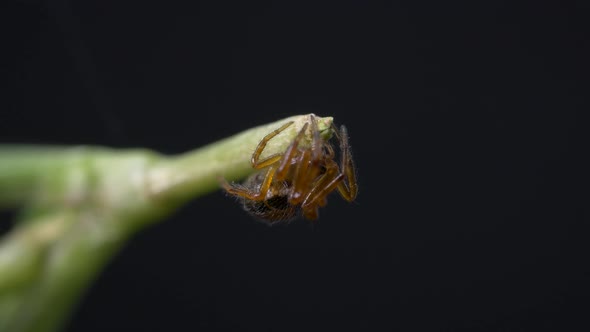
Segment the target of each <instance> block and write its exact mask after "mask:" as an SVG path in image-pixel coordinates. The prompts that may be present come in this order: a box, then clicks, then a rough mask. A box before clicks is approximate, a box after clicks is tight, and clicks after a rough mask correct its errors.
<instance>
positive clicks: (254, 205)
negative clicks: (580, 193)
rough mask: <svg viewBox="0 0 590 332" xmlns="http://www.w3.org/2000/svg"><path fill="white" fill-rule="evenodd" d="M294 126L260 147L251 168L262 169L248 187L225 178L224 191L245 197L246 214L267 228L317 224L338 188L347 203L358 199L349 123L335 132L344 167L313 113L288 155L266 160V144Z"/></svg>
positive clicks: (269, 138)
mask: <svg viewBox="0 0 590 332" xmlns="http://www.w3.org/2000/svg"><path fill="white" fill-rule="evenodd" d="M292 124H293V122H292V121H291V122H287V123H285V124H284V125H282V126H281V127H279V128H278V129H276V130H274V131H273V132H271V133H269V134H268V135H266V136H265V137H264V138H263V139H262V140H261V141H260V143H258V146H257V147H256V149H255V150H254V153H253V154H252V158H251V164H252V167H253V168H254V169H256V170H259V171H258V172H256V173H254V174H253V175H251V176H250V177H249V178H248V179H247V180H246V181H244V183H242V184H229V183H228V182H227V181H225V180H224V179H220V180H221V186H222V187H223V189H225V191H226V192H227V193H229V194H230V195H233V196H236V197H238V198H240V199H241V200H242V203H243V206H244V209H245V210H246V211H247V212H249V213H250V214H251V215H253V216H254V217H255V218H256V219H258V220H261V221H264V222H267V223H268V224H275V223H277V222H281V221H290V220H293V219H295V218H296V217H297V216H299V215H303V217H304V218H306V219H308V220H316V219H317V218H318V217H319V213H318V209H319V208H320V207H323V206H325V205H326V204H327V197H328V195H329V194H330V193H332V192H333V191H334V190H338V192H339V193H340V195H341V196H342V197H343V198H344V199H345V200H346V201H348V202H352V201H353V200H354V199H355V198H356V195H357V181H356V174H355V167H354V162H353V160H352V155H351V151H350V146H349V144H348V132H347V129H346V127H345V126H344V125H342V126H340V130H338V129H337V128H336V126H335V125H334V124H333V123H332V127H331V128H330V129H331V130H332V131H333V134H334V136H336V138H337V139H338V141H339V144H340V153H339V155H340V164H338V163H337V162H336V161H334V159H335V157H336V153H335V151H334V148H333V147H332V145H331V144H330V142H329V140H327V139H324V138H322V137H321V136H320V132H319V130H318V124H317V120H316V118H315V116H314V115H313V114H310V119H309V122H307V123H305V125H304V126H303V128H302V129H301V130H300V131H299V132H298V133H297V136H296V137H295V138H294V139H293V141H292V142H291V144H290V145H289V147H288V148H287V149H286V150H285V152H284V153H282V154H280V153H279V154H274V155H271V156H269V157H267V158H265V159H262V160H261V158H260V156H261V154H262V152H263V151H264V149H265V147H266V145H267V143H268V142H269V141H270V140H271V139H272V138H273V137H275V136H277V135H278V134H279V133H281V132H282V131H283V130H285V129H286V128H288V127H289V126H291V125H292ZM308 127H310V129H311V135H312V139H311V142H310V144H307V146H306V145H305V144H303V139H304V137H305V136H304V135H305V131H306V130H307V128H308Z"/></svg>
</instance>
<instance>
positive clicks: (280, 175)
mask: <svg viewBox="0 0 590 332" xmlns="http://www.w3.org/2000/svg"><path fill="white" fill-rule="evenodd" d="M307 126H308V123H306V124H304V125H303V128H301V130H300V131H299V132H298V133H297V136H295V139H293V142H291V144H289V147H288V148H287V150H286V151H285V153H284V154H283V158H282V159H281V162H280V163H279V166H278V168H277V173H276V178H277V180H283V179H285V177H286V176H287V172H288V171H289V166H291V163H292V162H293V158H296V156H297V153H298V152H299V150H298V149H297V148H298V147H299V143H301V140H302V139H303V137H304V135H305V130H307Z"/></svg>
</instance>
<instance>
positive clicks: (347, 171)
mask: <svg viewBox="0 0 590 332" xmlns="http://www.w3.org/2000/svg"><path fill="white" fill-rule="evenodd" d="M334 132H335V133H336V137H337V138H338V140H339V141H340V153H341V160H340V168H341V169H342V174H343V178H344V179H343V181H342V182H340V183H339V184H338V186H337V188H338V192H339V193H340V196H342V198H344V199H345V200H347V201H349V202H352V201H353V200H354V199H355V198H356V195H357V193H358V185H357V180H356V169H355V167H354V162H353V160H352V153H351V151H350V145H349V143H348V131H347V130H346V127H345V126H344V125H342V126H340V133H339V134H338V131H336V130H334Z"/></svg>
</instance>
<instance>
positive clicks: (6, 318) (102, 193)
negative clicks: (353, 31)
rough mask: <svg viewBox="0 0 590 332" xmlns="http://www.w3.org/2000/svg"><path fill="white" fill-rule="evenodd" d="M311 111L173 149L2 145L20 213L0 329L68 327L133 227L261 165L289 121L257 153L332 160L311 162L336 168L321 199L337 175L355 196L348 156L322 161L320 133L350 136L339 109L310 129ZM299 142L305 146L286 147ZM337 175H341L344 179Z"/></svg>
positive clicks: (1, 245) (7, 251) (2, 249)
mask: <svg viewBox="0 0 590 332" xmlns="http://www.w3.org/2000/svg"><path fill="white" fill-rule="evenodd" d="M310 117H312V116H311V115H309V114H305V115H297V116H293V117H289V118H286V119H282V120H280V121H277V122H274V123H270V124H266V125H262V126H258V127H255V128H251V129H248V130H246V131H244V132H242V133H239V134H236V135H234V136H231V137H229V138H226V139H223V140H220V141H218V142H214V143H212V144H209V145H206V146H204V147H201V148H198V149H196V150H194V151H190V152H186V153H183V154H180V155H173V156H167V155H162V154H160V153H157V152H155V151H152V150H149V149H112V148H108V147H100V146H73V147H72V146H43V145H34V146H32V145H18V144H16V145H15V144H10V145H3V144H0V209H16V210H17V211H18V217H17V220H15V221H14V227H13V228H12V229H11V231H10V232H9V233H8V234H5V235H3V237H2V238H0V332H5V331H10V332H56V331H60V330H61V329H62V328H64V327H65V326H66V325H65V324H66V323H67V319H68V317H69V316H70V314H71V312H72V309H73V308H74V306H75V305H76V304H77V303H78V302H79V300H80V298H81V296H83V294H84V292H85V290H86V289H87V288H88V286H89V285H91V284H92V281H93V280H94V279H95V278H96V277H97V276H98V274H99V273H100V271H101V270H102V268H103V267H104V266H105V264H106V263H107V262H109V260H110V259H111V258H112V257H113V256H114V255H116V253H117V252H119V250H120V249H121V248H122V247H123V246H124V245H125V243H126V241H128V240H129V239H130V238H131V237H132V236H133V234H135V233H136V232H137V231H139V230H141V229H143V228H145V227H147V226H148V225H150V224H152V223H154V222H157V221H162V220H164V219H165V218H166V216H168V215H170V214H171V213H173V212H174V211H175V210H176V209H177V208H178V207H179V206H181V205H182V204H185V203H186V202H188V201H189V200H193V199H195V198H198V197H199V196H201V195H204V194H206V193H208V192H211V191H214V190H217V189H219V179H220V178H223V179H227V180H228V181H237V180H241V179H243V178H246V177H247V176H249V175H250V174H253V173H256V172H258V171H259V170H257V169H255V168H253V167H252V154H253V153H254V151H257V148H259V144H260V142H261V141H263V140H264V138H265V137H267V135H269V133H272V132H273V131H275V130H276V129H277V128H281V127H282V126H284V125H285V124H286V123H291V124H290V125H288V126H286V127H285V128H284V129H283V130H281V131H280V132H279V133H277V134H276V135H275V136H274V137H272V139H269V140H268V141H267V142H266V143H267V144H266V145H265V147H264V149H262V150H261V151H259V152H260V154H259V156H258V158H259V160H265V159H268V158H271V159H272V158H274V157H272V156H277V155H278V156H285V155H287V154H288V155H289V156H290V157H289V158H299V159H289V160H287V163H289V162H291V161H294V160H307V159H310V160H315V161H314V163H315V164H317V163H319V164H323V165H324V166H326V167H325V168H321V167H316V166H313V167H311V168H312V169H313V172H315V173H318V172H319V173H321V174H319V173H318V174H316V175H317V176H322V174H324V173H325V174H329V176H328V175H326V176H324V177H322V179H323V180H320V182H321V183H322V186H320V187H318V188H320V189H322V190H323V191H322V190H319V189H317V190H316V189H313V190H311V191H310V190H307V193H308V194H309V193H310V192H311V193H312V195H311V196H313V198H314V201H313V204H314V205H315V206H322V205H325V195H323V194H321V193H324V192H325V191H326V190H333V188H331V187H326V186H327V185H328V184H330V183H332V182H338V183H336V185H335V187H336V188H337V190H338V191H339V192H340V193H341V194H342V192H343V191H344V192H345V193H344V194H343V197H345V196H346V195H348V197H352V196H354V195H356V181H355V180H354V168H353V167H352V166H351V167H349V166H347V165H348V164H350V165H352V159H351V158H350V157H343V158H342V160H341V162H340V166H338V167H336V168H334V167H333V164H332V163H335V162H334V161H333V160H332V159H331V158H325V157H322V158H320V159H318V158H319V157H318V156H319V155H318V149H321V150H322V153H324V152H326V151H324V150H325V149H328V150H327V152H326V153H328V154H329V153H330V152H329V149H331V146H326V145H324V143H322V144H321V145H318V143H317V141H318V135H320V137H321V140H320V141H321V142H327V140H328V138H329V136H330V135H332V134H333V133H335V134H336V135H339V136H340V141H341V142H342V139H341V137H342V136H346V130H345V129H341V130H340V131H334V130H330V128H333V124H332V118H331V117H317V118H316V121H315V127H316V128H313V130H312V129H311V128H310V125H309V123H310ZM295 140H296V141H297V142H298V144H299V146H300V147H302V148H301V149H298V150H296V151H291V152H286V151H287V150H288V149H289V147H290V146H292V143H293V142H294V141H295ZM314 142H315V143H314ZM340 145H341V148H342V143H341V144H340ZM345 145H347V144H345ZM344 149H347V147H344ZM343 152H344V153H343V155H349V154H348V153H347V152H346V151H343ZM322 156H323V154H322ZM314 158H315V159H314ZM346 158H348V159H346ZM284 160H285V158H283V161H284ZM271 164H272V163H271ZM315 164H314V165H315ZM310 165H311V164H310ZM273 167H277V168H278V166H277V165H275V164H272V165H270V167H269V168H273ZM285 168H286V169H289V170H288V171H285ZM340 169H342V171H340ZM280 171H281V172H287V173H289V172H291V173H293V174H294V173H297V172H299V173H301V172H304V171H305V169H304V170H302V169H301V167H299V168H291V167H286V166H285V167H284V168H283V169H281V170H280ZM322 172H323V173H322ZM333 173H338V174H343V175H337V176H336V177H338V178H339V179H338V180H337V179H336V177H335V176H334V174H333ZM280 174H283V173H280ZM280 174H279V175H277V176H283V177H284V176H285V175H280ZM340 178H342V179H340ZM293 179H297V181H299V182H298V183H299V184H296V185H295V187H297V186H303V187H305V186H304V184H305V183H307V184H309V181H308V180H307V178H305V177H302V176H300V177H297V178H293ZM344 180H345V181H346V182H345V183H346V184H345V185H341V184H340V183H341V182H342V181H344ZM351 181H352V182H351ZM302 183H303V184H302ZM271 184H272V181H271ZM330 186H332V184H330ZM314 190H315V191H314ZM300 191H301V190H300ZM303 192H305V190H304V191H303ZM320 192H321V193H320ZM345 198H346V197H345ZM203 222H206V221H203Z"/></svg>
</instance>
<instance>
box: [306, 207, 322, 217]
mask: <svg viewBox="0 0 590 332" xmlns="http://www.w3.org/2000/svg"><path fill="white" fill-rule="evenodd" d="M303 216H304V217H305V218H307V219H308V220H316V219H318V218H319V216H320V213H319V212H318V207H317V206H309V207H307V208H305V209H303Z"/></svg>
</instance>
